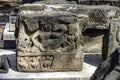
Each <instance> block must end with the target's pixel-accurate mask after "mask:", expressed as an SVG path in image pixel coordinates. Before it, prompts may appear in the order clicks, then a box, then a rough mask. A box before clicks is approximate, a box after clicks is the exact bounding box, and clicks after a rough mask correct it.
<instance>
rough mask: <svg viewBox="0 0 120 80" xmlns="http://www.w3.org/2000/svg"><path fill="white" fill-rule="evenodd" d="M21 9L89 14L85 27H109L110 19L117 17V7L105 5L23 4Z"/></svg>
mask: <svg viewBox="0 0 120 80" xmlns="http://www.w3.org/2000/svg"><path fill="white" fill-rule="evenodd" d="M20 10H21V11H46V10H47V11H66V12H72V13H76V14H85V15H88V16H89V24H88V25H86V26H87V28H96V29H109V23H110V19H111V18H114V17H118V16H119V15H120V14H119V12H120V9H119V7H114V6H107V5H97V6H95V5H94V6H88V5H75V4H57V5H56V4H53V5H46V4H25V5H22V6H21V8H20Z"/></svg>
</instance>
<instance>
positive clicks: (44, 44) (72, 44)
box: [17, 12, 84, 71]
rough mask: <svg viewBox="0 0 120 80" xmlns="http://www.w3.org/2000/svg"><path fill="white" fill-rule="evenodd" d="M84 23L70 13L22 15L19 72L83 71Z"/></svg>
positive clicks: (18, 55) (19, 39) (19, 41)
mask: <svg viewBox="0 0 120 80" xmlns="http://www.w3.org/2000/svg"><path fill="white" fill-rule="evenodd" d="M82 20H84V17H80V18H79V17H78V16H77V15H76V14H72V13H67V12H49V13H47V12H39V13H32V12H31V13H22V12H21V14H20V23H19V24H20V26H19V34H18V46H17V69H18V71H68V70H82V62H83V56H82V50H83V45H82V43H83V42H82V41H83V40H82V38H83V37H82V34H81V31H80V30H81V29H80V27H79V21H82Z"/></svg>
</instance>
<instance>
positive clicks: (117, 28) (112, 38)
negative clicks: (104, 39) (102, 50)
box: [108, 17, 120, 55]
mask: <svg viewBox="0 0 120 80" xmlns="http://www.w3.org/2000/svg"><path fill="white" fill-rule="evenodd" d="M119 47H120V17H119V18H113V19H112V20H111V24H110V31H109V49H108V55H110V54H111V52H114V51H115V50H116V48H119Z"/></svg>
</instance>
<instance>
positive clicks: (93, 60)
mask: <svg viewBox="0 0 120 80" xmlns="http://www.w3.org/2000/svg"><path fill="white" fill-rule="evenodd" d="M101 61H102V55H101V54H89V53H88V54H84V62H85V63H88V64H90V65H93V66H95V67H98V66H99V64H100V63H101Z"/></svg>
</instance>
